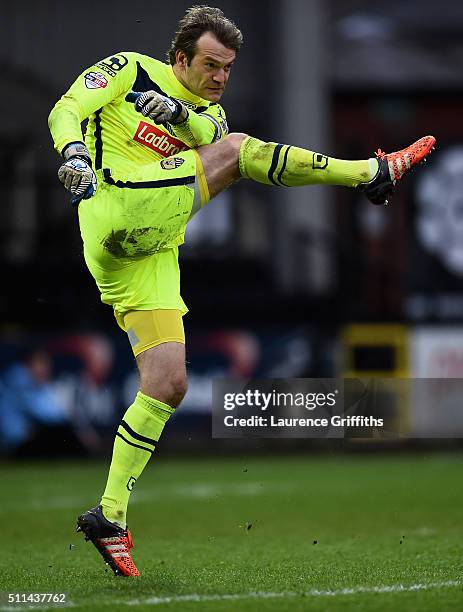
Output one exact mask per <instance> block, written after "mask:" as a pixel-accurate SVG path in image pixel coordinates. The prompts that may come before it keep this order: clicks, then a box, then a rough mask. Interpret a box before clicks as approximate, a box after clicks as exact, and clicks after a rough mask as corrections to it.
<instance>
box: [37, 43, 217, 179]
mask: <svg viewBox="0 0 463 612" xmlns="http://www.w3.org/2000/svg"><path fill="white" fill-rule="evenodd" d="M150 90H154V91H157V92H158V93H160V94H163V95H166V96H170V97H173V98H176V99H177V100H179V101H181V102H182V103H183V104H184V105H185V106H186V107H187V108H188V109H189V116H188V119H187V121H185V122H184V123H182V124H181V125H179V126H174V125H171V124H166V125H156V124H155V123H154V122H153V121H152V120H151V119H149V118H145V117H143V116H142V115H141V114H140V113H138V112H137V111H136V110H135V108H134V104H133V102H130V101H128V100H126V96H127V94H128V93H129V92H132V91H134V92H144V91H150ZM87 118H88V124H87V127H86V132H85V144H86V145H87V148H88V150H89V152H90V155H91V157H92V161H93V168H94V169H95V170H97V171H98V170H101V169H103V168H109V169H111V171H112V174H113V175H116V176H119V177H121V176H124V175H125V174H126V173H127V172H129V171H130V170H131V169H133V167H134V165H140V164H147V163H151V162H154V161H157V160H160V159H163V158H166V157H170V156H171V155H175V154H177V153H179V152H181V151H185V150H188V149H192V148H196V147H198V146H200V145H204V144H210V143H213V142H216V141H218V140H220V139H221V138H223V137H224V136H226V134H227V133H228V126H227V121H226V117H225V113H224V110H223V108H222V107H221V106H220V104H217V103H214V102H210V101H208V100H205V99H203V98H200V97H199V96H196V95H195V94H193V93H192V92H190V91H189V90H188V89H186V88H185V87H184V86H183V85H182V84H181V83H180V81H179V80H178V79H177V77H176V76H175V74H174V71H173V70H172V66H170V65H169V64H165V63H163V62H160V61H158V60H156V59H153V58H151V57H148V56H146V55H141V54H139V53H134V52H131V51H129V52H125V51H124V52H121V53H117V54H115V55H112V56H110V57H108V58H106V59H104V60H102V61H100V62H98V63H96V64H95V65H94V66H92V67H90V68H88V69H87V70H85V71H84V72H83V73H82V74H81V75H80V76H79V77H78V78H77V79H76V81H75V82H74V83H73V84H72V85H71V87H70V88H69V90H68V91H67V92H66V93H65V94H64V95H63V96H62V97H61V98H60V100H58V102H57V103H56V104H55V106H54V108H53V109H52V111H51V113H50V116H49V120H48V124H49V127H50V131H51V134H52V137H53V141H54V144H55V149H56V150H57V151H58V153H61V152H62V151H63V149H64V148H65V147H66V145H67V144H69V143H70V142H76V141H82V129H81V123H82V121H84V120H85V119H87Z"/></svg>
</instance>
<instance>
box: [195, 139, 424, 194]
mask: <svg viewBox="0 0 463 612" xmlns="http://www.w3.org/2000/svg"><path fill="white" fill-rule="evenodd" d="M434 144H435V139H434V138H433V137H432V136H425V137H424V138H421V139H420V140H418V141H417V142H415V143H413V144H412V145H410V146H409V147H407V148H406V149H403V150H401V151H397V152H394V153H389V154H384V153H382V152H381V151H378V153H377V154H376V157H374V158H369V159H365V160H354V161H351V160H342V159H336V158H333V157H328V156H327V155H323V154H321V153H316V152H313V151H309V150H307V149H301V148H300V147H294V146H291V145H282V144H278V143H272V142H263V141H261V140H258V139H257V138H253V137H251V136H247V135H245V134H230V135H229V136H227V137H226V138H225V139H224V140H223V141H221V142H219V143H215V144H213V145H206V146H203V147H200V148H198V150H197V151H198V154H199V155H200V157H201V161H202V164H203V168H204V174H205V177H206V181H207V184H208V187H209V191H210V196H211V197H213V196H214V195H216V194H217V193H219V192H220V191H221V190H222V189H225V188H226V187H227V186H228V185H229V184H231V183H232V182H233V181H234V180H237V179H238V178H240V177H245V178H250V179H252V180H255V181H257V182H259V183H265V184H268V185H276V186H280V187H297V186H302V185H313V184H323V183H325V184H329V185H341V186H345V187H357V188H359V189H361V190H362V191H364V192H365V195H366V196H367V197H368V198H369V199H370V201H372V202H373V203H375V204H382V203H387V197H388V196H389V195H390V193H391V192H392V191H393V188H394V185H395V183H396V181H397V180H399V179H400V178H402V176H403V175H404V174H405V173H407V172H408V171H409V170H411V168H413V167H414V166H415V165H417V164H419V163H420V162H421V161H423V159H425V158H426V155H428V154H429V153H430V151H431V150H432V148H433V146H434Z"/></svg>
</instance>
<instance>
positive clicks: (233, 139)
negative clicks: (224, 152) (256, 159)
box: [224, 132, 248, 157]
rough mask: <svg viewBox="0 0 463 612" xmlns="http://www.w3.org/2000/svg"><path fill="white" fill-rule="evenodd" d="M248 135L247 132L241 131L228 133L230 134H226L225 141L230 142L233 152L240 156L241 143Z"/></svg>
mask: <svg viewBox="0 0 463 612" xmlns="http://www.w3.org/2000/svg"><path fill="white" fill-rule="evenodd" d="M247 137H248V135H247V134H243V133H241V132H232V133H231V134H228V136H225V138H224V142H226V143H227V144H228V146H229V147H230V150H231V151H232V152H233V154H234V155H236V156H237V157H238V156H239V154H240V148H241V143H242V142H243V140H244V139H245V138H247Z"/></svg>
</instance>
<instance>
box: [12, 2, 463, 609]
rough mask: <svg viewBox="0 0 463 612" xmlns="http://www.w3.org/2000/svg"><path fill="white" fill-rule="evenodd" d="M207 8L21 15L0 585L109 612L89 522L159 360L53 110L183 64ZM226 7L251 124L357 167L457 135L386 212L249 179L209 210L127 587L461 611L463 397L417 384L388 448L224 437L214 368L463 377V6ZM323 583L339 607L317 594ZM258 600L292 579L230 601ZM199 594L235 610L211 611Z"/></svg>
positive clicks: (239, 127) (232, 97)
mask: <svg viewBox="0 0 463 612" xmlns="http://www.w3.org/2000/svg"><path fill="white" fill-rule="evenodd" d="M190 4H192V2H191V3H190V2H185V1H184V0H177V1H176V2H160V1H158V0H156V1H154V2H144V3H143V2H136V3H134V2H132V3H127V2H123V1H122V0H111V1H109V0H103V1H102V2H94V1H90V0H79V2H62V1H61V0H59V1H58V0H41V1H40V2H33V1H32V0H24V1H23V2H21V3H13V2H8V3H6V2H5V3H2V18H1V19H0V64H1V68H2V70H1V75H0V79H1V80H2V96H1V97H0V110H1V114H2V117H3V121H2V122H1V123H0V155H1V163H0V194H1V202H2V205H1V207H0V260H1V271H2V279H1V285H2V290H1V292H0V480H1V483H2V498H1V503H0V516H1V519H2V525H4V526H6V530H5V533H4V535H3V536H2V550H3V553H4V554H3V555H2V556H1V557H2V559H1V561H0V563H2V562H3V566H2V570H1V572H0V574H1V578H0V592H1V591H2V590H6V589H12V588H15V589H16V590H20V591H23V590H27V589H29V590H32V591H36V590H41V591H47V592H49V591H50V590H53V591H57V592H59V591H61V590H63V589H67V590H68V591H70V592H71V595H72V596H73V597H74V595H75V598H76V599H75V600H74V601H77V600H79V597H80V598H81V599H82V601H84V604H83V605H87V607H84V608H82V609H88V610H96V609H101V608H102V607H103V606H104V605H108V604H110V603H111V601H113V603H114V602H115V601H116V600H114V598H113V596H114V592H113V591H110V589H109V588H107V582H108V574H104V573H101V572H102V569H103V568H102V567H101V562H100V560H99V559H97V558H95V555H94V554H93V553H92V551H90V550H89V547H84V544H83V543H82V545H81V548H80V549H79V550H77V549H78V548H79V546H80V542H79V544H76V542H77V536H75V538H74V539H72V537H73V536H72V535H71V531H72V528H73V527H72V526H73V521H74V517H75V515H76V513H77V512H79V511H82V510H83V509H85V508H87V507H89V504H93V503H95V501H96V499H95V494H98V493H99V492H100V490H101V488H102V487H103V485H104V479H105V476H106V469H107V465H108V460H109V456H110V450H111V446H112V441H113V436H114V432H115V429H116V426H117V423H118V421H119V419H120V417H121V414H122V413H123V412H124V411H125V409H126V407H127V406H128V405H129V404H130V403H131V401H132V398H133V396H134V395H135V392H136V386H137V374H136V370H135V364H134V360H133V357H132V354H131V350H130V347H129V344H128V342H127V339H126V338H125V336H124V334H123V333H122V332H121V331H119V329H118V327H117V325H116V324H115V321H114V319H113V315H112V312H111V310H110V308H108V307H107V306H104V305H102V304H101V303H100V301H99V296H98V293H97V290H96V287H95V286H94V283H93V280H92V278H91V277H90V274H89V273H88V272H87V270H86V268H85V264H84V261H83V256H82V247H81V242H80V236H79V230H78V224H77V216H76V211H75V210H73V209H72V208H71V206H70V205H69V202H68V197H67V195H66V193H65V191H64V189H63V188H62V186H61V185H60V183H59V182H58V180H57V176H56V173H57V168H58V165H59V159H58V156H57V155H56V153H55V152H54V151H53V148H52V141H51V138H50V135H49V133H48V129H47V116H48V113H49V111H50V109H51V108H52V106H53V104H54V103H55V101H56V100H57V98H58V97H59V96H60V95H61V94H62V93H63V92H64V91H65V90H66V89H67V87H68V86H69V85H70V83H71V82H72V81H73V80H74V79H75V78H76V77H77V75H78V74H79V73H80V72H81V71H82V70H83V69H84V68H85V67H87V66H89V65H91V64H93V63H94V62H95V61H96V60H99V59H100V58H103V57H105V56H107V55H110V54H112V53H115V52H118V51H123V50H135V51H139V52H142V53H146V54H148V55H152V56H154V57H158V58H162V57H164V54H165V50H166V49H167V48H168V46H169V43H170V39H171V37H172V34H173V31H174V27H175V25H176V23H177V20H178V19H179V17H180V16H181V15H182V14H183V13H184V11H185V9H186V8H188V6H189V5H190ZM210 4H212V5H215V6H220V7H221V8H222V9H223V10H224V12H225V14H226V15H227V16H229V17H231V18H233V19H234V20H235V21H236V22H237V24H238V25H239V26H240V27H241V28H242V30H243V33H244V36H245V45H244V47H243V49H242V51H241V52H240V54H239V56H238V61H237V62H236V65H235V67H234V69H233V73H232V77H231V80H230V83H229V86H228V90H227V92H226V94H225V96H224V99H223V104H224V107H225V109H226V111H227V114H228V120H229V125H230V126H231V129H232V130H233V131H244V132H249V133H251V134H253V135H255V136H257V137H260V138H262V139H266V140H274V141H281V142H290V143H293V144H296V145H300V146H305V147H307V148H310V149H312V150H316V151H321V152H325V153H327V154H331V155H333V156H336V157H342V158H365V157H368V156H371V155H372V153H373V152H374V151H375V150H377V148H378V147H381V149H383V150H384V151H388V150H391V149H392V150H394V149H397V148H402V147H403V146H405V145H407V144H409V143H410V142H411V141H413V140H415V139H417V138H418V137H420V136H422V135H425V134H433V135H434V136H436V138H437V141H438V149H437V150H436V152H435V153H434V155H433V156H431V158H430V159H429V160H428V164H427V166H426V167H424V168H423V169H420V171H419V172H417V173H416V174H413V175H412V176H410V177H407V178H406V180H405V181H404V184H403V185H401V186H400V189H399V190H398V192H397V194H396V196H395V197H394V199H393V200H392V203H391V205H390V206H388V207H374V206H372V205H370V204H369V203H368V202H367V200H366V199H365V198H363V197H362V196H361V195H359V194H358V193H356V192H355V191H353V190H348V189H341V188H331V187H321V188H318V187H307V188H303V189H298V190H296V189H295V190H283V189H276V188H275V189H272V188H270V187H265V186H261V185H256V184H252V183H250V182H245V181H242V182H240V183H238V184H237V185H235V186H234V187H232V188H231V189H230V190H229V191H227V192H226V193H224V194H223V195H221V196H220V197H218V198H217V199H216V201H214V202H212V203H211V204H210V205H209V206H208V207H207V208H206V209H205V210H204V211H202V212H201V214H199V215H198V216H197V217H196V218H195V220H194V221H193V222H192V223H191V224H190V226H189V229H188V233H187V240H186V244H185V245H184V246H183V247H182V249H181V267H182V280H183V297H184V299H185V301H186V303H187V304H188V306H189V308H190V313H189V314H188V316H186V317H185V319H184V322H185V328H186V333H187V338H188V341H187V358H188V370H189V381H190V386H189V391H188V395H187V397H186V399H185V400H184V402H183V404H182V406H181V407H180V409H179V410H178V411H177V413H176V415H175V417H174V418H173V419H172V420H171V422H170V423H169V426H168V427H167V429H166V432H165V433H164V436H163V438H162V440H161V444H160V448H159V457H155V460H153V461H152V464H150V466H149V468H148V469H147V470H146V474H144V476H143V479H142V481H141V482H140V486H139V490H137V491H135V492H134V498H133V503H134V508H133V511H131V517H130V521H131V526H132V528H133V529H134V531H135V533H136V534H140V535H139V536H138V537H139V541H137V550H136V553H137V554H138V555H140V556H139V557H138V559H139V560H140V561H141V566H142V569H143V571H144V572H145V573H144V576H146V580H145V582H141V583H138V584H137V585H134V584H132V585H127V583H125V584H124V585H123V586H121V585H119V584H118V591H117V593H116V595H115V596H116V599H117V597H119V598H123V597H129V598H130V597H132V598H133V597H142V596H146V597H152V596H153V595H155V596H156V597H158V596H159V595H160V594H161V595H165V596H166V598H165V600H162V598H161V599H159V600H156V601H155V603H156V605H157V604H159V605H161V604H163V602H164V603H166V602H167V603H166V606H167V605H168V602H170V603H171V605H170V604H169V606H168V609H169V610H171V609H178V610H181V612H185V610H189V609H190V608H191V609H192V610H193V609H194V610H197V609H201V610H209V609H210V610H214V612H216V611H217V610H236V609H240V610H241V609H242V610H252V611H254V610H256V609H259V610H260V611H261V612H262V611H264V610H271V609H272V610H275V609H278V611H279V612H281V611H283V610H291V612H294V611H295V610H306V609H311V610H312V609H313V610H315V609H317V610H318V609H320V610H326V609H327V607H326V601H327V600H326V599H324V600H323V597H325V596H330V610H338V609H341V608H342V609H343V610H355V611H356V612H357V611H358V610H391V609H397V610H399V609H400V610H410V611H412V610H413V611H415V610H418V609H419V610H422V611H424V610H430V611H431V610H437V609H440V610H444V609H445V610H450V609H452V610H453V609H454V610H461V609H462V608H461V605H462V595H461V580H460V579H461V570H462V567H461V559H462V556H461V504H462V503H463V500H462V499H461V496H462V493H461V464H462V458H463V457H462V455H461V449H462V444H461V440H462V439H463V410H462V399H461V392H459V391H458V390H457V392H454V391H453V390H452V389H453V387H450V386H446V385H444V386H442V385H439V384H437V385H436V384H435V383H431V384H432V385H433V386H431V387H430V389H429V393H425V394H424V395H421V397H419V398H418V399H417V397H416V396H413V395H412V396H411V399H410V398H409V399H407V400H406V401H404V400H403V399H400V398H399V399H397V401H395V402H393V404H392V410H393V411H396V412H397V414H398V415H399V416H401V417H402V418H403V420H404V422H406V423H407V429H405V430H402V432H401V434H402V438H401V439H400V440H397V439H396V440H394V441H389V442H387V441H381V442H378V441H377V440H376V441H371V440H369V441H368V440H367V441H365V440H363V441H361V442H359V441H353V440H345V441H343V440H332V441H327V440H309V439H304V440H295V439H286V440H262V439H259V440H253V439H249V438H246V439H245V440H217V439H212V437H211V415H210V411H211V385H212V381H213V380H214V379H215V378H217V377H227V376H234V377H236V376H238V377H243V378H256V377H259V378H296V377H317V378H334V377H336V376H340V377H343V376H345V377H357V376H365V377H369V376H381V377H384V378H389V377H391V378H418V379H423V378H426V379H436V378H437V379H461V378H463V196H462V193H463V189H462V188H463V123H462V121H461V109H462V107H463V36H462V34H463V4H462V3H461V2H458V1H457V0H453V1H451V0H447V1H446V0H443V1H441V2H440V3H439V4H438V6H437V5H436V3H435V2H431V1H430V0H408V1H403V0H390V1H389V2H383V3H372V2H366V1H365V0H328V1H322V0H284V1H283V0H268V1H266V2H245V1H244V0H234V1H232V0H216V1H214V2H213V1H212V0H211V3H210ZM449 384H450V382H449ZM417 432H419V438H415V437H414V436H415V435H416V434H417ZM378 450H380V451H385V453H384V454H383V453H380V454H378V455H377V456H375V457H373V456H372V454H371V452H370V451H375V452H377V451H378ZM400 451H405V454H402V453H401V452H400ZM410 451H411V452H410ZM448 451H451V454H447V453H448ZM296 452H297V455H296ZM444 452H445V455H444V454H443V453H444ZM315 453H319V454H320V456H315ZM322 453H323V455H322ZM346 453H352V456H346ZM354 453H355V456H354V455H353V454H354ZM309 454H310V456H309ZM284 455H288V456H287V457H286V456H284ZM290 455H294V456H290ZM204 456H205V458H204ZM39 458H40V459H41V461H40V462H38V461H37V460H38V459H39ZM84 459H86V460H85V461H84ZM88 459H90V460H91V461H87V460H88ZM57 460H59V464H58V461H57ZM153 464H155V465H153ZM159 516H161V517H164V518H165V517H166V516H167V517H168V518H169V521H168V522H167V524H165V522H164V521H163V520H159ZM256 524H257V526H256ZM31 525H32V526H33V527H34V528H33V529H29V528H28V529H25V526H31ZM251 527H252V529H251ZM140 536H141V537H140ZM399 538H400V539H399ZM405 538H406V539H405ZM140 540H141V541H140ZM70 542H72V543H71V544H70ZM316 544H317V546H315V545H316ZM399 544H400V545H401V546H398V545H399ZM74 549H75V550H74ZM73 550H74V552H73ZM398 551H399V552H398ZM402 584H408V585H410V584H412V585H413V584H414V585H415V586H412V587H410V588H409V589H408V590H409V591H411V592H409V593H408V594H405V593H401V589H402V587H401V586H400V585H402ZM423 584H424V586H423ZM378 585H379V586H378ZM381 585H393V586H392V587H391V588H392V591H391V590H390V588H389V586H385V587H384V586H381ZM394 585H395V586H394ZM397 585H398V586H397ZM416 585H418V587H417V586H416ZM420 585H421V586H420ZM457 586H458V587H459V588H458V591H457V589H456V588H455V587H457ZM308 588H312V589H315V591H310V592H309V593H308V596H309V599H310V597H312V596H313V597H314V598H315V599H316V598H318V599H320V607H316V604H315V603H314V604H313V607H310V608H309V607H307V606H309V603H300V602H299V600H297V601H296V599H295V595H294V592H295V591H299V590H300V589H302V590H304V589H305V590H306V591H307V589H308ZM336 588H337V589H338V591H336V592H334V591H332V589H336ZM346 588H347V589H350V588H353V589H354V591H352V597H351V599H349V602H350V603H349V602H348V601H347V599H346V598H344V599H343V596H344V595H345V594H346V593H350V591H345V589H346ZM243 589H244V590H245V591H246V590H249V591H251V592H252V593H254V592H255V591H258V592H260V591H269V592H270V595H269V597H273V596H274V595H272V592H274V591H278V592H280V591H282V592H287V591H289V592H291V593H292V595H291V594H290V600H288V601H286V602H284V601H283V600H282V599H278V600H277V601H276V603H274V604H272V601H271V600H270V599H269V600H268V601H266V600H262V601H255V600H253V599H252V598H253V597H254V595H252V594H251V595H250V596H249V597H251V599H252V601H247V602H245V601H241V600H240V603H239V604H237V603H236V601H233V597H231V599H230V601H229V602H228V603H227V602H226V601H222V602H219V599H220V597H219V598H218V599H217V597H216V595H217V593H225V594H224V598H225V599H226V598H227V597H229V595H228V594H229V593H241V592H242V591H243ZM320 589H325V591H323V592H322V591H320ZM343 589H344V590H343ZM355 589H357V590H356V591H355ZM368 589H369V590H368ZM378 589H379V591H378ZM388 589H389V590H388ZM394 589H395V591H396V592H395V594H394ZM427 589H429V590H427ZM432 589H435V590H434V591H433V592H431V591H432ZM445 589H447V590H445ZM405 590H407V589H405ZM420 590H423V592H422V593H421V594H420V592H418V591H420ZM397 591H398V592H399V594H397ZM354 592H355V593H357V595H355V596H354V595H353V593H354ZM378 592H380V593H382V595H381V597H379V596H378ZM182 593H184V594H186V597H187V599H186V600H182V597H181V595H179V594H182ZM191 593H193V594H195V593H212V599H211V600H210V601H209V603H208V604H207V602H206V601H203V602H202V603H201V604H198V605H200V606H201V607H198V606H196V604H195V601H200V600H197V599H195V597H197V596H196V595H191ZM368 593H369V594H368ZM306 594H307V593H306ZM333 594H334V595H336V594H337V595H339V596H341V598H340V599H337V597H331V595H333ZM177 595H179V597H178V599H177V600H176V599H175V597H177ZM293 595H294V597H293ZM279 596H280V595H277V597H279ZM172 597H173V599H172ZM188 597H190V599H189V600H188ZM239 597H241V595H239ZM243 597H244V598H246V597H248V595H246V593H245V594H244V596H243ZM398 597H400V602H399V600H398V599H396V598H398ZM108 598H109V599H108ZM111 598H113V599H111ZM291 598H292V599H291ZM309 599H307V598H306V599H305V600H304V601H306V602H308V601H309ZM315 599H314V601H315ZM150 601H151V600H150ZM188 601H189V603H188ZM85 602H86V604H85ZM175 602H177V603H175ZM407 602H408V603H407ZM1 603H2V602H1V601H0V609H11V608H1ZM139 603H140V602H139ZM151 603H152V602H151ZM286 604H287V605H286ZM399 604H400V605H399ZM114 605H116V603H114ZM137 605H139V604H138V603H137ZM140 605H141V604H140ZM153 605H154V604H153ZM175 606H177V607H175ZM195 606H196V607H195ZM227 606H228V607H227ZM272 606H276V607H272ZM140 609H148V608H144V607H143V605H141V608H140ZM160 609H161V608H160ZM163 609H164V608H163Z"/></svg>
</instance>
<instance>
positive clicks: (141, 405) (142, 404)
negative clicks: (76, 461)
mask: <svg viewBox="0 0 463 612" xmlns="http://www.w3.org/2000/svg"><path fill="white" fill-rule="evenodd" d="M173 412H174V408H171V407H170V406H168V405H167V404H164V403H163V402H160V401H159V400H156V399H153V398H152V397H148V396H147V395H144V394H143V393H141V391H139V392H138V393H137V396H136V398H135V401H134V403H133V404H132V405H131V406H130V407H129V408H128V409H127V412H126V413H125V414H124V416H123V418H122V421H121V423H120V425H119V427H118V429H117V433H116V438H115V440H114V448H113V457H112V461H111V467H110V468H109V475H108V481H107V483H106V489H105V492H104V493H103V497H102V498H101V505H102V507H103V514H104V516H105V517H106V518H107V519H108V521H112V522H114V523H117V524H118V525H120V526H121V527H123V528H125V526H126V515H127V505H128V503H129V497H130V493H131V492H132V488H133V485H134V484H135V482H136V480H137V478H138V477H139V476H140V474H141V473H142V472H143V469H144V468H145V465H146V464H147V463H148V459H149V458H150V457H151V454H152V453H153V451H154V448H155V444H156V442H157V441H158V440H159V437H160V436H161V433H162V430H163V429H164V425H165V424H166V422H167V420H168V419H169V417H170V416H171V414H172V413H173Z"/></svg>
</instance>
